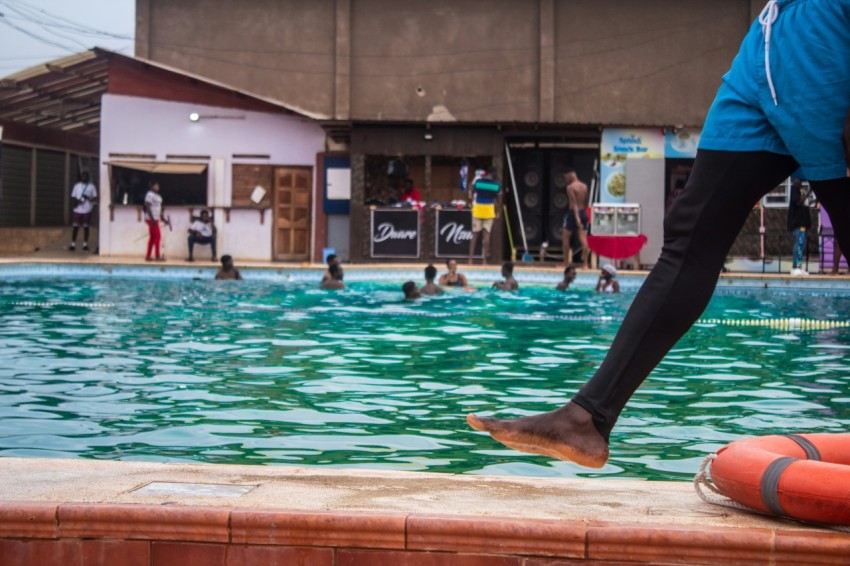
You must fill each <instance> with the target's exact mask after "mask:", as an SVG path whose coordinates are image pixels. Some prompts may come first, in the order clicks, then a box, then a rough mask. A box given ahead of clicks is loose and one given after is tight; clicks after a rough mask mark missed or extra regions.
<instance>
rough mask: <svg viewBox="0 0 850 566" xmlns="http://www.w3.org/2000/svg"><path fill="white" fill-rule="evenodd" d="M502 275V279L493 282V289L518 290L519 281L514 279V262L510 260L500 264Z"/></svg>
mask: <svg viewBox="0 0 850 566" xmlns="http://www.w3.org/2000/svg"><path fill="white" fill-rule="evenodd" d="M502 277H504V278H505V279H504V280H503V281H496V282H495V283H493V288H494V289H499V290H500V291H519V283H517V282H516V279H514V264H513V263H511V262H510V261H506V262H505V263H503V264H502Z"/></svg>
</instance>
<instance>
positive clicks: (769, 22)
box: [759, 0, 779, 106]
mask: <svg viewBox="0 0 850 566" xmlns="http://www.w3.org/2000/svg"><path fill="white" fill-rule="evenodd" d="M778 15H779V1H778V0H770V1H769V2H768V3H767V5H766V6H765V7H764V10H762V11H761V14H759V23H760V24H761V29H762V32H763V33H764V71H765V73H766V74H767V86H769V87H770V96H772V97H773V105H774V106H779V102H778V101H777V100H776V89H775V88H774V87H773V77H771V76H770V31H771V28H772V26H773V22H775V21H776V17H777V16H778Z"/></svg>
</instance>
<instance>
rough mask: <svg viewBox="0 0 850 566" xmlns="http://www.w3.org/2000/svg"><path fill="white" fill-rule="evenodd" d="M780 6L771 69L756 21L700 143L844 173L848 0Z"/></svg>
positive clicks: (808, 175)
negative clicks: (770, 154) (781, 157)
mask: <svg viewBox="0 0 850 566" xmlns="http://www.w3.org/2000/svg"><path fill="white" fill-rule="evenodd" d="M777 8H778V9H777V13H776V19H775V21H773V22H772V24H771V26H770V28H771V29H770V34H771V39H770V44H769V47H770V51H769V63H770V71H769V74H768V71H767V68H766V66H765V32H764V29H763V26H762V24H761V23H760V22H759V19H756V21H755V22H753V25H752V27H751V28H750V31H749V33H748V34H747V36H746V37H745V38H744V42H743V44H742V45H741V50H740V52H739V53H738V55H737V56H736V57H735V60H734V61H733V62H732V68H731V69H730V70H729V72H728V73H726V75H724V77H723V84H722V85H721V86H720V90H719V91H718V93H717V97H716V99H715V100H714V103H713V104H712V106H711V109H710V110H709V112H708V116H707V118H706V121H705V126H704V127H703V131H702V136H701V137H700V149H713V150H725V151H770V152H773V153H779V154H783V155H791V156H792V157H794V159H796V160H797V163H798V164H799V165H800V169H801V172H800V173H801V174H802V177H803V178H805V179H808V180H812V181H822V180H827V179H837V178H841V177H846V175H847V163H846V162H845V160H844V153H843V151H842V146H841V133H842V129H843V126H844V119H845V118H846V116H847V112H848V109H850V0H779V2H778V5H777ZM768 77H770V79H772V81H773V86H774V91H775V94H776V101H774V99H773V93H772V92H771V89H770V84H769V82H768Z"/></svg>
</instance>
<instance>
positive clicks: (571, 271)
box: [555, 265, 576, 291]
mask: <svg viewBox="0 0 850 566" xmlns="http://www.w3.org/2000/svg"><path fill="white" fill-rule="evenodd" d="M575 279H576V268H575V267H573V266H572V265H568V266H567V267H566V268H565V269H564V278H563V279H562V280H561V281H559V282H558V284H557V285H556V286H555V289H557V290H558V291H566V290H567V289H569V288H570V285H571V284H572V282H573V281H575Z"/></svg>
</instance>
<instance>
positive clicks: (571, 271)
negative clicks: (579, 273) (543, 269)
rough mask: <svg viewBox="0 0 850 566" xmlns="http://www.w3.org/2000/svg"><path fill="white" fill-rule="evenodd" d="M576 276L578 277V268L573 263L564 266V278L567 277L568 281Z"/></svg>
mask: <svg viewBox="0 0 850 566" xmlns="http://www.w3.org/2000/svg"><path fill="white" fill-rule="evenodd" d="M575 278H576V268H575V267H573V266H572V265H568V266H567V267H566V268H564V279H566V280H567V281H572V280H573V279H575Z"/></svg>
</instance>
